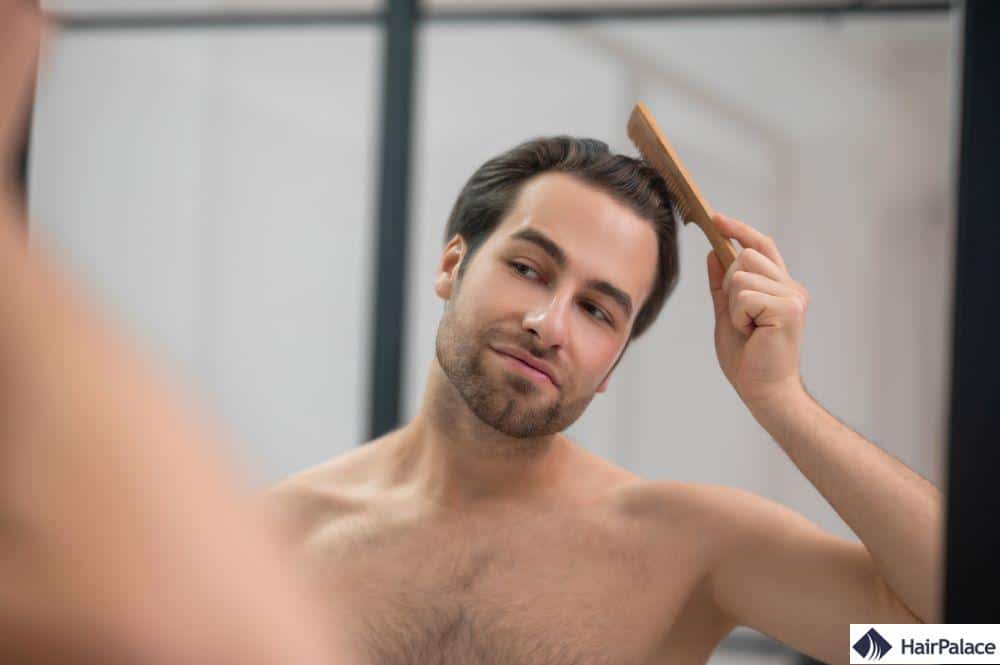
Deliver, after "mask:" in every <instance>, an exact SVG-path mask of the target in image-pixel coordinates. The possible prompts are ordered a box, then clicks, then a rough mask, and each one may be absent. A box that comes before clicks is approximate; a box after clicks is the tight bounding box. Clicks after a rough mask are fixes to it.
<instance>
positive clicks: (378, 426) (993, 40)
mask: <svg viewBox="0 0 1000 665" xmlns="http://www.w3.org/2000/svg"><path fill="white" fill-rule="evenodd" d="M387 3H388V4H387V9H386V10H385V11H378V12H301V13H281V14H273V13H236V14H233V13H227V14H218V13H187V14H170V15H167V14H133V15H128V14H87V15H83V14H76V15H62V16H57V18H58V19H59V20H60V21H61V23H62V25H63V27H64V28H65V29H67V30H73V31H92V30H120V29H128V30H156V29H175V28H198V29H211V28H223V29H225V28H267V27H288V26H301V27H307V26H330V25H375V26H378V25H382V26H383V27H384V28H385V39H386V42H385V48H384V54H385V61H384V68H383V74H384V78H383V95H382V115H381V117H382V131H381V145H380V160H381V161H380V165H379V175H380V177H379V200H378V210H379V212H378V220H379V221H378V245H377V260H376V265H375V266H374V270H375V277H376V279H375V284H376V300H375V308H374V316H373V321H372V325H373V328H372V340H373V352H372V358H371V381H370V390H369V399H370V402H369V408H370V419H369V434H370V436H371V437H376V436H379V435H381V434H383V433H385V432H386V431H389V430H390V429H392V428H394V427H396V426H397V424H398V420H399V415H400V414H399V409H400V390H401V386H402V378H403V376H402V367H403V355H402V344H400V340H402V339H403V338H404V335H403V325H404V313H405V310H404V306H405V301H404V298H405V289H404V288H403V287H404V283H405V272H406V247H407V237H408V236H407V234H408V218H409V200H410V196H409V186H410V185H409V168H410V157H411V147H412V144H413V142H412V125H413V113H414V104H413V94H414V62H415V57H416V55H417V48H416V43H415V33H416V26H417V25H418V24H419V23H444V24H447V23H470V22H491V23H497V22H522V21H530V22H539V21H542V22H545V21H553V22H564V23H565V22H583V21H603V20H629V19H654V18H656V19H666V18H670V19H706V18H713V19H723V18H741V19H746V18H776V17H813V18H823V17H838V16H844V15H858V14H865V15H876V14H914V13H930V12H941V11H949V10H951V9H954V8H955V7H956V6H958V5H959V4H960V3H958V2H930V3H919V2H912V3H897V4H890V5H879V4H872V3H870V2H863V1H861V2H841V3H829V4H826V5H820V6H817V5H784V6H779V7H752V8H751V7H746V8H739V7H727V6H702V7H697V8H650V7H634V8H628V7H619V8H614V9H603V10H602V9H578V10H574V9H560V10H553V11H545V10H502V9H495V10H486V11H456V10H451V11H435V12H427V13H422V12H421V11H420V8H419V5H418V0H387ZM998 108H1000V3H996V2H995V0H968V2H967V3H966V17H965V44H964V60H963V96H962V109H963V113H962V132H961V160H960V177H959V182H958V235H957V238H956V254H955V283H954V287H955V298H954V310H953V336H952V381H951V396H950V399H951V409H950V414H949V449H948V473H949V486H948V493H947V494H948V520H947V553H948V556H947V561H946V590H947V592H946V594H945V608H944V609H945V614H944V620H945V621H946V622H949V623H977V622H987V621H991V620H992V618H993V617H994V616H995V615H996V612H997V609H998V605H1000V602H998V601H997V600H996V599H997V598H1000V576H998V575H997V574H996V572H995V567H994V561H993V557H992V553H993V552H995V551H997V549H998V547H997V546H998V545H1000V542H998V541H1000V536H998V534H997V532H996V531H995V530H991V529H990V528H988V523H989V518H990V517H991V516H993V515H996V514H998V513H1000V494H998V493H997V492H996V491H995V489H994V487H993V485H994V483H995V474H996V470H997V469H998V468H1000V415H998V411H1000V408H998V407H1000V397H998V395H1000V378H998V377H1000V351H998V346H997V344H996V343H995V342H994V338H995V336H996V331H997V330H998V329H1000V327H998V326H997V323H998V315H997V312H998V311H1000V298H998V296H997V292H996V290H995V289H994V288H993V287H994V284H995V281H996V279H995V278H996V274H995V271H994V270H993V269H992V268H993V260H994V257H996V256H1000V227H998V226H997V222H998V219H997V212H996V206H995V204H994V202H993V200H992V197H991V194H992V191H993V189H994V185H993V180H995V174H996V173H1000V125H998V124H997V122H996V121H997V117H996V112H997V109H998ZM26 164H27V151H25V157H24V159H23V160H22V176H23V177H24V178H26V177H27V171H26ZM984 522H985V524H984ZM984 526H985V527H986V528H984Z"/></svg>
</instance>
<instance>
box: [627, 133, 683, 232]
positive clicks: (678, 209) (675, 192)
mask: <svg viewBox="0 0 1000 665" xmlns="http://www.w3.org/2000/svg"><path fill="white" fill-rule="evenodd" d="M637 147H638V146H637ZM639 155H640V156H641V157H642V158H643V160H645V161H646V163H648V164H651V163H652V162H651V161H650V159H649V157H648V156H647V155H646V153H645V151H644V150H643V149H642V148H639ZM653 170H654V171H656V172H657V174H658V175H659V176H660V178H661V179H662V180H663V184H665V185H666V186H667V191H669V192H670V209H671V210H672V211H673V213H674V216H675V217H680V218H681V221H683V222H684V223H685V224H687V223H688V222H689V221H690V217H691V209H690V208H689V207H688V206H687V205H685V203H684V202H685V200H686V199H685V197H684V194H682V193H681V190H680V188H678V187H677V184H676V183H675V182H674V179H673V178H668V177H666V176H665V175H664V174H663V173H661V172H660V170H659V169H655V168H654V169H653Z"/></svg>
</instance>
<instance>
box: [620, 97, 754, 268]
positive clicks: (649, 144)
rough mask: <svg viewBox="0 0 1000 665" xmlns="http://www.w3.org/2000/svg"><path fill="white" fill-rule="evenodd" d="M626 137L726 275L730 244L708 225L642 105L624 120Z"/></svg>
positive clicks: (706, 211) (706, 213) (704, 207)
mask: <svg viewBox="0 0 1000 665" xmlns="http://www.w3.org/2000/svg"><path fill="white" fill-rule="evenodd" d="M627 133H628V137H629V138H630V139H631V140H632V143H634V144H635V147H636V148H638V149H639V154H641V155H642V158H643V159H644V160H646V162H647V163H648V164H649V165H650V166H652V167H653V168H654V169H656V172H657V173H659V174H660V176H662V177H663V180H664V182H666V184H667V189H669V190H670V193H671V194H673V197H674V206H675V207H676V209H677V212H679V213H680V215H681V219H682V220H683V221H684V224H689V223H690V222H694V223H695V224H697V225H698V226H699V227H701V230H702V231H704V232H705V236H706V237H707V238H708V241H709V242H710V243H712V248H713V249H714V250H715V255H716V256H717V257H719V261H720V262H721V263H722V269H723V270H726V271H728V270H729V266H730V265H731V264H732V262H733V261H734V260H735V259H736V255H737V251H736V248H735V247H733V244H732V243H731V242H730V241H729V240H728V239H726V238H725V237H724V236H723V235H722V234H721V233H719V230H718V229H717V228H715V222H713V221H712V214H713V213H712V209H711V208H710V207H709V206H708V203H706V202H705V199H704V198H702V196H701V193H700V192H699V191H698V188H697V187H695V185H694V181H693V180H691V177H690V176H689V175H688V172H687V169H685V168H684V165H683V164H681V160H679V159H678V158H677V153H676V152H674V149H673V148H672V147H671V145H670V144H669V143H667V139H665V138H664V137H663V133H662V132H660V128H659V127H657V125H656V121H655V120H653V116H652V115H650V113H649V109H647V108H646V105H645V104H643V103H642V102H639V103H638V104H636V105H635V108H634V109H632V115H631V116H629V119H628V128H627Z"/></svg>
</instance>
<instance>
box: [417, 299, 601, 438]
mask: <svg viewBox="0 0 1000 665" xmlns="http://www.w3.org/2000/svg"><path fill="white" fill-rule="evenodd" d="M455 300H456V299H455V298H453V299H452V300H451V301H449V303H448V304H447V305H446V307H445V312H444V314H443V315H442V317H441V322H440V323H439V324H438V331H437V338H436V340H435V345H434V346H435V355H436V356H437V361H438V364H439V365H440V366H441V369H442V370H443V371H444V373H445V375H446V376H447V377H448V380H449V382H451V384H452V386H454V387H455V390H457V391H458V394H459V395H461V397H462V399H463V400H464V401H465V404H466V405H467V406H468V407H469V410H471V411H472V412H473V413H474V414H475V415H476V417H478V418H479V419H480V420H481V421H483V422H484V423H486V424H487V425H489V426H490V427H492V428H493V429H495V430H497V431H499V432H502V433H503V434H506V435H507V436H510V437H513V438H518V439H525V438H531V437H540V436H546V435H550V434H555V433H557V432H561V431H562V430H564V429H566V428H567V427H569V426H570V425H572V424H573V423H574V422H576V420H577V419H578V418H579V417H580V415H581V414H582V413H583V412H584V410H585V409H586V408H587V406H588V405H589V404H590V402H591V400H593V399H594V395H593V394H590V395H586V396H584V397H581V398H578V399H576V400H572V401H566V400H565V396H564V394H563V392H562V391H563V386H560V387H558V388H556V390H557V395H556V396H554V397H549V398H546V397H545V392H547V391H543V390H542V389H541V388H539V387H538V386H537V385H536V384H535V383H534V382H532V381H531V380H529V379H527V378H525V377H523V376H518V375H516V374H513V373H510V372H503V371H502V372H501V373H502V376H499V377H496V376H493V375H491V374H490V372H489V371H488V370H487V368H486V367H485V360H486V355H487V354H492V353H495V352H494V351H492V350H490V348H489V347H490V345H491V344H495V345H508V346H515V347H518V348H521V349H524V350H525V351H528V352H529V353H531V349H532V347H533V345H532V344H531V342H530V339H529V340H525V339H524V336H523V335H522V336H518V335H516V334H510V333H504V332H503V331H502V330H500V329H497V328H486V329H484V330H475V329H473V330H466V329H464V328H463V326H462V324H461V320H460V318H461V317H460V316H458V313H457V312H456V311H455V306H454V305H455ZM535 355H536V356H541V354H535Z"/></svg>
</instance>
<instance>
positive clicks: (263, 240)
mask: <svg viewBox="0 0 1000 665" xmlns="http://www.w3.org/2000/svg"><path fill="white" fill-rule="evenodd" d="M377 37H378V35H377V32H376V31H375V29H374V28H359V27H356V26H354V27H349V28H310V29H305V30H270V29H259V30H241V31H217V30H188V31H152V32H134V31H133V32H92V33H67V34H63V35H60V36H58V37H57V38H56V39H55V40H54V42H53V43H52V45H51V51H50V53H49V58H48V62H47V63H46V65H45V70H44V71H43V74H42V77H41V81H42V85H41V89H40V91H39V96H38V99H37V106H36V116H35V122H34V126H33V130H34V131H33V144H32V156H31V166H30V169H31V172H30V178H31V209H32V214H33V217H34V221H33V228H34V234H35V236H36V237H38V238H47V239H48V240H49V241H50V242H51V243H52V244H53V245H54V247H55V249H56V250H58V251H60V252H62V253H63V254H64V255H65V260H66V262H67V263H68V264H69V265H71V266H72V267H73V269H75V270H76V271H78V273H79V274H80V276H81V278H82V279H83V280H84V281H85V282H86V284H87V285H88V287H90V288H91V290H92V292H93V295H94V296H95V298H98V299H99V300H100V301H101V303H102V304H103V305H104V306H105V307H106V308H107V309H108V311H109V315H111V316H114V317H117V318H118V319H119V320H120V322H121V324H122V325H129V326H131V327H132V328H133V329H134V331H135V333H136V335H137V337H138V339H139V340H141V342H142V343H144V344H147V345H149V347H150V348H149V352H150V353H152V354H154V355H156V356H158V357H159V358H160V360H161V361H162V362H163V364H164V366H165V369H166V370H167V371H171V372H175V373H176V375H177V378H178V380H180V381H182V382H184V383H186V384H187V385H188V386H189V387H190V388H191V389H193V390H195V391H197V392H198V393H199V394H200V395H201V398H202V399H203V400H204V403H205V405H206V407H207V408H208V409H209V410H211V411H212V412H214V414H215V415H217V416H218V417H219V419H220V420H221V421H222V423H223V424H224V425H225V426H226V427H227V428H228V429H229V430H230V431H231V435H232V439H233V440H234V441H238V442H239V443H238V446H239V447H238V449H237V451H236V452H237V457H238V459H242V460H244V461H245V462H246V464H247V468H248V471H249V472H250V474H251V475H252V476H253V477H254V478H256V479H257V480H258V481H259V482H261V483H271V482H273V481H276V480H277V479H279V478H281V477H284V476H286V475H288V474H290V473H292V472H294V471H296V470H298V469H301V468H304V467H306V466H311V465H312V464H314V463H315V462H318V461H320V460H322V459H325V458H327V457H331V456H333V455H336V454H339V453H341V452H343V451H345V450H349V449H350V448H351V447H352V446H355V445H357V444H359V443H361V441H362V440H363V437H364V433H365V431H366V429H367V423H366V418H365V413H366V411H365V400H366V388H367V379H366V374H367V371H368V370H367V365H368V349H369V344H368V340H369V335H368V325H369V308H370V296H369V293H370V292H371V290H372V286H371V284H370V282H371V275H370V265H371V260H370V254H371V242H372V239H373V236H372V230H373V228H372V224H373V223H372V218H373V203H374V193H373V186H372V185H373V178H374V174H375V163H374V161H373V157H372V155H373V154H374V150H373V146H374V145H376V142H375V132H376V130H377V128H376V126H375V123H374V118H375V117H377V108H378V107H377V101H378V99H377V96H378V92H377V91H378V90H380V89H381V88H380V86H379V85H378V81H377V75H376V70H377V65H378V52H377V46H378V40H377Z"/></svg>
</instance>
